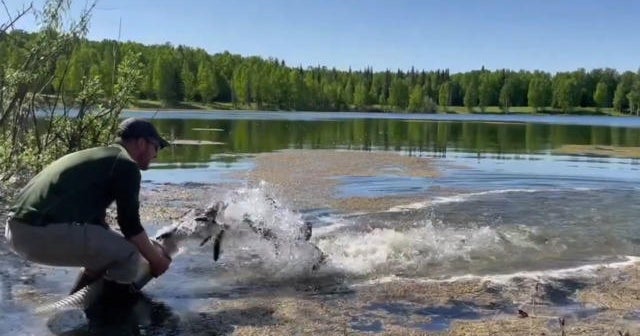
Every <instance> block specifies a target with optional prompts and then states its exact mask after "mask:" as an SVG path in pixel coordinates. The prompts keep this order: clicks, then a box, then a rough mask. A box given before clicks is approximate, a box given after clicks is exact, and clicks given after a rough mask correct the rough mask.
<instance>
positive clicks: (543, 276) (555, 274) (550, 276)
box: [354, 256, 640, 287]
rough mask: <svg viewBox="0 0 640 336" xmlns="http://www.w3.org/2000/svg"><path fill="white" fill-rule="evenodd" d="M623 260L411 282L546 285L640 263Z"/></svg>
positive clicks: (628, 258)
mask: <svg viewBox="0 0 640 336" xmlns="http://www.w3.org/2000/svg"><path fill="white" fill-rule="evenodd" d="M622 258H623V260H621V261H616V262H610V263H597V264H590V265H583V266H578V267H569V268H562V269H552V270H544V271H525V272H513V273H502V274H492V275H477V274H465V275H458V276H452V277H447V278H445V279H434V278H428V277H424V278H410V280H411V281H417V282H440V283H449V282H458V281H469V280H480V281H491V282H493V283H499V284H509V283H510V282H511V281H512V280H514V279H533V280H536V281H538V282H540V283H544V282H546V281H552V280H557V279H569V278H579V277H591V276H593V275H594V274H595V272H596V271H598V270H602V269H603V268H608V269H619V268H624V267H628V266H631V265H634V264H636V263H639V262H640V257H636V256H624V257H622ZM403 279H409V278H406V277H400V276H397V275H389V276H381V277H378V278H375V279H369V280H367V281H363V282H361V283H359V284H355V285H354V286H356V287H357V286H360V285H371V284H380V283H389V282H395V281H401V280H403Z"/></svg>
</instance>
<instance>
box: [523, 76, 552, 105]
mask: <svg viewBox="0 0 640 336" xmlns="http://www.w3.org/2000/svg"><path fill="white" fill-rule="evenodd" d="M527 102H528V104H529V107H531V108H533V111H534V112H539V111H541V110H543V109H544V108H545V107H547V106H549V105H550V103H551V81H550V80H549V78H548V77H547V76H545V75H537V76H535V77H533V79H531V81H529V89H528V91H527Z"/></svg>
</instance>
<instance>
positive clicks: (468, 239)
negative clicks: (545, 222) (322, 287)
mask: <svg viewBox="0 0 640 336" xmlns="http://www.w3.org/2000/svg"><path fill="white" fill-rule="evenodd" d="M512 235H513V236H514V237H517V234H516V233H515V232H514V233H513V234H512ZM504 239H505V236H504V235H503V234H501V233H499V232H498V231H497V230H496V229H495V228H491V227H488V226H484V227H478V228H451V227H443V226H441V225H435V224H434V223H433V222H432V221H431V220H426V221H425V222H424V223H423V225H422V226H421V227H417V228H411V229H408V230H406V231H399V230H396V229H391V228H388V229H387V228H382V229H380V228H376V229H373V230H371V231H369V232H357V231H356V232H347V233H343V234H340V235H336V236H333V237H324V238H322V239H321V240H319V241H318V246H319V247H320V249H322V250H323V251H327V252H328V253H329V256H330V261H331V263H332V264H333V265H334V266H336V267H340V268H342V269H344V270H346V271H347V272H349V273H354V274H358V275H374V274H375V275H385V274H386V275H388V274H394V273H407V272H412V271H418V272H419V270H421V269H424V268H426V267H428V266H429V265H434V264H447V263H451V262H459V261H466V262H470V261H471V259H472V258H473V256H474V255H476V254H478V253H483V254H490V253H496V252H500V251H502V250H503V247H502V246H503V245H504V243H503V240H504ZM518 239H520V238H518ZM518 239H514V240H513V242H512V243H516V244H517V243H518Z"/></svg>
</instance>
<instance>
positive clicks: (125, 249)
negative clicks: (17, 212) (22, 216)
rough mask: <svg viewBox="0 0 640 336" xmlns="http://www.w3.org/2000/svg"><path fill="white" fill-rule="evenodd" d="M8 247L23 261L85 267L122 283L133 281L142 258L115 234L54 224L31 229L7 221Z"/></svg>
mask: <svg viewBox="0 0 640 336" xmlns="http://www.w3.org/2000/svg"><path fill="white" fill-rule="evenodd" d="M5 236H6V237H7V242H8V243H9V246H10V247H11V248H12V249H13V251H14V252H16V253H17V254H18V255H20V256H22V257H23V258H25V259H27V260H29V261H32V262H35V263H39V264H45V265H50V266H70V267H84V268H85V269H86V270H88V271H90V272H92V273H100V272H105V271H106V273H105V278H108V279H110V280H114V281H117V282H121V283H131V282H133V281H134V280H135V277H136V274H137V271H138V267H139V265H140V262H141V256H140V254H139V253H138V250H137V249H136V247H135V246H134V245H133V244H131V243H130V242H129V241H127V240H126V239H125V238H124V237H123V236H122V235H120V234H118V233H117V232H115V231H113V230H110V229H107V228H105V227H103V226H100V225H93V224H79V223H55V224H48V225H45V226H32V225H27V224H25V223H21V222H19V221H16V220H12V219H9V220H8V221H7V226H6V229H5Z"/></svg>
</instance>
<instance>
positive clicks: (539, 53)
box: [0, 0, 640, 73]
mask: <svg viewBox="0 0 640 336" xmlns="http://www.w3.org/2000/svg"><path fill="white" fill-rule="evenodd" d="M5 2H6V3H7V5H8V6H9V10H10V12H11V13H15V11H16V10H17V9H18V8H21V6H22V5H23V4H24V3H26V2H27V1H23V0H9V1H5ZM40 3H42V1H35V4H36V6H38V4H40ZM85 4H86V2H85V1H75V2H74V6H75V7H76V8H77V7H82V6H84V5H85ZM0 13H2V14H4V16H3V15H2V14H0V22H5V21H6V14H5V13H4V10H3V11H0ZM638 13H640V1H637V0H608V1H607V0H439V1H436V0H315V1H311V0H244V1H239V0H238V1H232V0H222V1H219V0H182V1H176V0H145V1H143V0H101V1H99V2H98V4H97V7H96V9H95V11H94V14H93V17H92V20H91V27H90V31H89V35H88V37H89V39H92V40H102V39H104V38H108V39H117V38H118V24H119V22H120V21H121V22H122V31H121V37H120V39H121V40H122V41H127V40H129V41H136V42H140V43H144V44H162V43H165V42H170V43H172V44H174V45H179V44H182V45H186V46H190V47H199V48H203V49H205V50H207V51H208V52H209V53H212V54H213V53H217V52H222V51H225V50H228V51H229V52H231V53H234V54H240V55H242V56H261V57H264V58H267V57H272V58H278V59H281V60H284V61H285V62H286V63H287V65H289V66H298V65H302V66H303V67H306V66H316V65H321V66H327V67H329V68H332V67H336V68H338V69H343V70H346V69H348V68H349V67H351V68H352V69H354V70H360V69H363V68H365V67H372V68H373V69H374V70H375V71H382V70H385V69H390V70H393V71H395V70H397V69H402V70H408V69H410V68H411V66H414V67H415V68H416V69H418V70H423V69H424V70H435V69H450V71H451V72H454V73H455V72H465V71H469V70H474V69H479V68H480V67H482V66H485V68H487V69H490V70H495V69H502V68H506V69H512V70H520V69H524V70H543V71H548V72H552V73H555V72H558V71H572V70H576V69H578V68H585V69H587V70H590V69H593V68H605V67H609V68H614V69H617V70H618V71H626V70H631V71H637V70H638V68H640V35H639V33H638V32H640V20H639V19H638ZM18 27H20V28H22V29H26V30H33V29H34V27H35V24H34V21H33V20H31V19H29V20H23V21H22V22H21V23H20V24H19V25H18Z"/></svg>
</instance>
